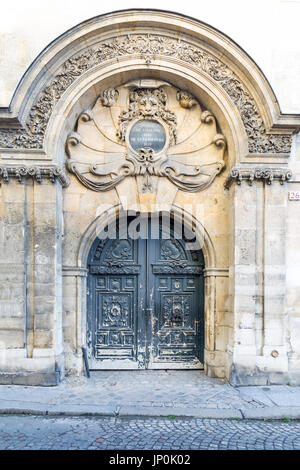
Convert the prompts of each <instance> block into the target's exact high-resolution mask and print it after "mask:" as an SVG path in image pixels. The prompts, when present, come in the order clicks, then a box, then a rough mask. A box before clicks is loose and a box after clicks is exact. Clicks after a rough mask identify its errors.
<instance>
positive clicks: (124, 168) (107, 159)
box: [66, 80, 226, 194]
mask: <svg viewBox="0 0 300 470" xmlns="http://www.w3.org/2000/svg"><path fill="white" fill-rule="evenodd" d="M148 82H149V80H148ZM157 85H158V86H157V88H155V87H154V86H153V87H151V88H143V89H141V88H134V89H131V90H128V84H125V85H123V86H120V87H119V88H118V89H117V90H115V92H114V94H113V95H114V99H115V104H114V110H113V113H114V116H112V112H111V111H110V110H108V109H107V104H106V103H105V104H104V105H103V104H102V96H104V95H108V94H109V93H105V92H103V94H102V95H101V96H100V98H99V99H98V100H97V101H96V103H95V106H94V107H93V109H92V110H88V111H85V112H83V113H82V114H81V115H80V116H79V119H78V121H77V124H76V126H75V129H76V131H75V132H71V133H70V134H69V135H68V137H67V141H66V153H67V155H68V157H69V158H68V161H67V168H68V170H69V171H70V172H71V173H73V174H75V175H76V177H77V179H78V180H79V181H80V182H81V183H82V184H83V185H84V186H86V187H87V188H88V189H91V190H93V191H109V190H111V189H113V188H115V187H116V186H117V185H119V183H121V182H122V181H123V180H124V179H125V178H127V177H137V181H139V184H138V192H142V193H152V194H153V193H155V192H156V184H157V178H158V177H165V178H167V179H168V180H169V181H170V182H171V183H173V185H174V186H176V187H177V188H179V189H181V190H182V191H187V192H197V191H202V190H204V189H205V188H207V187H208V186H209V185H210V184H211V183H212V182H213V180H214V179H215V177H216V176H217V175H218V174H219V173H220V171H221V170H222V169H223V167H224V166H225V163H224V159H223V157H224V151H225V148H226V139H225V137H224V136H223V135H222V134H219V133H217V124H216V120H215V118H214V116H213V114H212V113H211V112H210V111H204V112H203V111H202V109H201V106H200V104H199V103H198V101H197V100H196V99H195V98H194V97H193V96H192V95H190V94H187V93H186V92H182V93H181V90H177V89H176V88H175V87H173V86H171V85H170V84H164V85H163V86H161V85H160V83H158V84H157ZM121 95H122V100H121V103H123V102H124V100H125V102H126V100H127V102H129V106H128V109H125V110H124V107H123V106H122V105H121V104H118V98H117V97H118V96H121ZM176 97H177V98H176ZM178 97H179V99H183V97H184V99H185V101H184V106H182V105H181V106H179V105H178V102H177V100H178ZM167 102H168V108H167V107H166V103H167ZM169 108H171V109H169ZM181 108H182V109H181ZM117 116H118V124H117V125H115V122H116V120H117ZM178 118H179V120H180V124H177V123H178Z"/></svg>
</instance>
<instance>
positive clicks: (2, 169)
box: [0, 165, 70, 188]
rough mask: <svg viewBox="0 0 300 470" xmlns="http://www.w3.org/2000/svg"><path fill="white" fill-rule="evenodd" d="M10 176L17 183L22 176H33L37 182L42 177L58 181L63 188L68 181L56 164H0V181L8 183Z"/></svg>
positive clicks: (20, 180)
mask: <svg viewBox="0 0 300 470" xmlns="http://www.w3.org/2000/svg"><path fill="white" fill-rule="evenodd" d="M10 178H16V179H17V180H18V181H19V183H22V181H23V179H24V178H33V179H34V180H35V181H37V183H42V180H43V179H49V180H50V181H51V182H52V183H55V181H58V182H59V183H60V184H61V185H62V187H63V188H65V187H66V186H68V185H69V183H70V181H69V178H68V177H67V175H66V174H65V173H64V171H63V170H62V169H61V168H60V167H59V166H56V165H53V166H44V165H35V166H25V165H0V181H1V180H3V181H4V183H9V181H10Z"/></svg>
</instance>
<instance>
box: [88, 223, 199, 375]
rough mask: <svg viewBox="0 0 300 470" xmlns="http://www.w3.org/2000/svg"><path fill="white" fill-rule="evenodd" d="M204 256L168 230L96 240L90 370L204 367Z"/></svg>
mask: <svg viewBox="0 0 300 470" xmlns="http://www.w3.org/2000/svg"><path fill="white" fill-rule="evenodd" d="M149 234H150V225H149ZM198 255H199V254H198ZM198 255H197V254H196V255H195V253H192V252H190V251H187V250H185V242H184V241H183V240H177V239H175V238H172V236H171V239H167V240H165V239H162V234H161V237H160V238H159V239H157V240H152V239H148V240H142V239H138V240H131V239H128V240H119V239H117V240H107V241H106V242H105V241H103V240H98V241H97V242H95V244H94V246H93V247H92V250H91V254H90V257H89V277H88V324H87V345H88V354H89V365H90V368H91V369H147V368H149V369H160V368H163V369H167V368H168V369H170V368H173V369H182V368H184V369H186V368H202V362H203V358H202V354H203V318H204V314H203V274H202V270H203V265H202V263H201V258H199V256H198ZM200 255H202V253H201V252H200Z"/></svg>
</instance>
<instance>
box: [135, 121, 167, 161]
mask: <svg viewBox="0 0 300 470" xmlns="http://www.w3.org/2000/svg"><path fill="white" fill-rule="evenodd" d="M129 142H130V145H131V147H132V148H133V149H134V150H135V151H136V152H137V151H138V150H140V149H142V148H143V149H149V148H151V149H153V151H154V153H158V152H160V151H161V150H162V149H163V148H164V146H165V143H166V133H165V130H164V128H163V126H162V125H161V124H160V123H159V122H157V121H146V120H145V121H138V122H137V123H135V124H134V125H133V127H132V129H131V131H130V134H129Z"/></svg>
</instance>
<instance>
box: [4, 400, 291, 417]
mask: <svg viewBox="0 0 300 470" xmlns="http://www.w3.org/2000/svg"><path fill="white" fill-rule="evenodd" d="M5 405H6V406H5V407H1V404H0V414H1V415H5V414H15V415H18V414H19V415H21V414H23V415H44V416H99V417H100V416H110V417H168V416H174V417H178V418H199V419H201V418H202V419H205V418H207V419H209V418H211V419H255V420H263V419H284V418H288V419H300V407H279V406H278V407H277V406H276V407H266V408H241V409H228V408H185V409H183V408H177V407H167V408H162V407H150V406H143V407H141V406H126V405H116V406H114V405H102V406H99V405H72V404H64V405H55V404H53V405H47V406H45V405H41V404H37V403H28V404H26V405H27V406H24V403H20V404H17V403H16V402H14V403H9V402H6V404H5Z"/></svg>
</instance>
